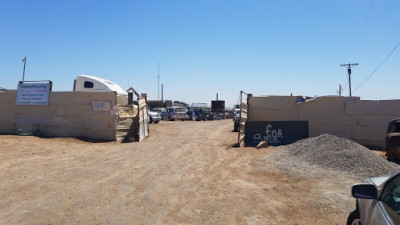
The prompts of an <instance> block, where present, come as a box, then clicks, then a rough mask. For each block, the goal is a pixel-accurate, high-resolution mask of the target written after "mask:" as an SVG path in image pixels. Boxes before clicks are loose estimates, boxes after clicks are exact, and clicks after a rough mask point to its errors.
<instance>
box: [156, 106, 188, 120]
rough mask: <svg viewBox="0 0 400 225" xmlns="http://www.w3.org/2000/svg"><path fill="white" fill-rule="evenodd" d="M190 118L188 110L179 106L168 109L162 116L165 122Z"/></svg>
mask: <svg viewBox="0 0 400 225" xmlns="http://www.w3.org/2000/svg"><path fill="white" fill-rule="evenodd" d="M187 118H188V116H187V114H186V109H185V108H183V107H179V106H173V107H168V108H166V109H165V110H164V111H163V112H162V114H161V119H163V120H182V121H184V120H186V119H187Z"/></svg>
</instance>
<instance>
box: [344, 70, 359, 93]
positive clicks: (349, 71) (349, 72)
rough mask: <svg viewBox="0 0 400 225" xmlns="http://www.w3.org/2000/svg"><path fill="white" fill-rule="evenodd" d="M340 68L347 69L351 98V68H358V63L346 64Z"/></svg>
mask: <svg viewBox="0 0 400 225" xmlns="http://www.w3.org/2000/svg"><path fill="white" fill-rule="evenodd" d="M340 66H346V67H347V74H349V95H350V97H351V67H352V66H358V63H348V64H342V65H340Z"/></svg>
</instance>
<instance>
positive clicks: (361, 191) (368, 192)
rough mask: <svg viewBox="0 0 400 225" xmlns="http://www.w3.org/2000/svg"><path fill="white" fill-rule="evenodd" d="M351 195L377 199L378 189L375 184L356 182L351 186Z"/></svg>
mask: <svg viewBox="0 0 400 225" xmlns="http://www.w3.org/2000/svg"><path fill="white" fill-rule="evenodd" d="M351 195H353V197H355V198H363V199H376V198H377V197H378V191H377V190H376V187H375V185H373V184H356V185H354V186H353V187H352V188H351Z"/></svg>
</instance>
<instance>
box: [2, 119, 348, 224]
mask: <svg viewBox="0 0 400 225" xmlns="http://www.w3.org/2000/svg"><path fill="white" fill-rule="evenodd" d="M232 128H233V125H232V121H231V120H220V121H201V122H195V121H183V122H182V121H173V122H169V121H162V122H160V123H159V124H151V125H150V135H151V136H150V137H148V138H147V139H145V140H144V141H142V142H140V143H126V144H121V143H116V142H113V143H88V142H84V141H80V140H77V139H73V138H54V139H45V138H37V137H23V136H4V135H3V136H0V177H1V178H0V179H1V182H0V224H344V223H345V221H346V217H347V215H348V213H349V212H350V211H351V210H352V207H353V205H352V203H353V199H351V197H350V194H347V193H348V192H349V190H350V187H348V186H347V185H346V186H343V185H340V184H338V183H330V182H327V181H318V180H313V179H311V178H304V177H297V176H293V175H289V174H286V173H285V172H283V171H278V170H277V169H276V168H273V166H271V165H269V164H268V163H266V161H267V160H266V159H267V158H268V156H269V155H270V154H274V152H275V151H276V150H275V149H274V148H272V147H269V148H264V149H260V150H257V149H255V148H228V147H229V146H231V145H233V144H234V143H235V142H236V139H237V133H234V132H232V131H231V130H232ZM338 192H340V193H342V194H340V195H338V194H336V193H338ZM343 193H344V194H343ZM343 196H344V197H343ZM340 198H343V199H340Z"/></svg>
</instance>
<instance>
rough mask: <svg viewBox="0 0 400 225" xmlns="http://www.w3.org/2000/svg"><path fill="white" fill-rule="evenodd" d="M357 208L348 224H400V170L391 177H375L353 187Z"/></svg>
mask: <svg viewBox="0 0 400 225" xmlns="http://www.w3.org/2000/svg"><path fill="white" fill-rule="evenodd" d="M351 194H352V195H353V197H355V198H357V200H356V209H355V210H354V211H353V212H351V213H350V215H349V216H348V218H347V224H348V225H360V224H362V225H381V224H382V225H383V224H391V225H392V224H393V225H394V224H400V172H397V173H396V174H394V175H393V176H391V177H373V178H368V179H366V180H364V181H363V182H362V183H361V184H356V185H354V186H353V187H352V190H351Z"/></svg>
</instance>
